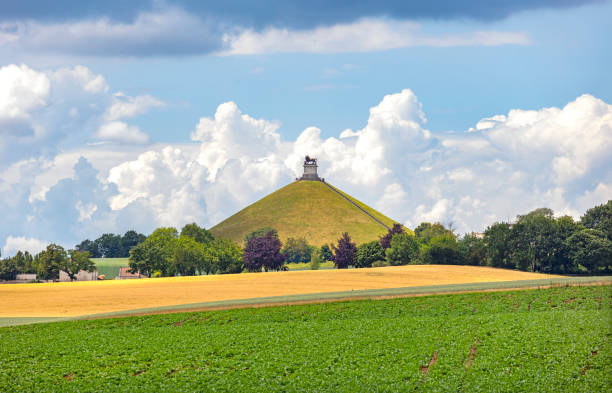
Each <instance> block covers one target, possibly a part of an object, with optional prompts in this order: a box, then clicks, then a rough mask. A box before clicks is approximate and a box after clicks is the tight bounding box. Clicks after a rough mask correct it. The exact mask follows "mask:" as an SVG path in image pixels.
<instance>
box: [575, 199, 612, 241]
mask: <svg viewBox="0 0 612 393" xmlns="http://www.w3.org/2000/svg"><path fill="white" fill-rule="evenodd" d="M580 222H581V223H582V225H584V226H585V227H586V228H589V229H595V230H598V231H600V232H602V233H604V235H605V236H606V238H608V240H610V241H612V199H611V200H609V201H608V202H607V203H603V204H601V205H598V206H595V207H592V208H590V209H589V210H587V211H586V213H585V214H584V216H582V218H581V220H580Z"/></svg>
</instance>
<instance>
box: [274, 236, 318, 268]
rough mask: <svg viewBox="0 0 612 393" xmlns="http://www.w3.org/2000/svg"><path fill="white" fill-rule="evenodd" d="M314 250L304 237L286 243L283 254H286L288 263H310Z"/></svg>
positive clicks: (289, 239)
mask: <svg viewBox="0 0 612 393" xmlns="http://www.w3.org/2000/svg"><path fill="white" fill-rule="evenodd" d="M313 248H314V247H313V246H311V245H309V244H308V243H307V242H306V239H305V238H303V237H300V238H298V239H295V238H293V237H290V238H288V239H287V240H286V241H285V244H284V245H283V249H282V253H283V254H285V256H286V261H287V262H288V263H301V262H308V261H310V255H311V254H312V251H313Z"/></svg>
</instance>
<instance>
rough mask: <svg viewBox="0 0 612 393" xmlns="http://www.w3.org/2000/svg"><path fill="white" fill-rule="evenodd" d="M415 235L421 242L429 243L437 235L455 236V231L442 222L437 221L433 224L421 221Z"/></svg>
mask: <svg viewBox="0 0 612 393" xmlns="http://www.w3.org/2000/svg"><path fill="white" fill-rule="evenodd" d="M414 235H415V236H416V238H417V239H418V240H419V243H421V244H427V243H429V242H430V241H431V239H432V238H434V237H437V236H444V235H449V236H454V235H453V231H451V230H450V229H446V228H445V227H444V225H442V224H440V223H439V222H436V223H434V224H431V223H429V222H423V223H421V224H420V225H419V226H418V227H416V229H415V230H414Z"/></svg>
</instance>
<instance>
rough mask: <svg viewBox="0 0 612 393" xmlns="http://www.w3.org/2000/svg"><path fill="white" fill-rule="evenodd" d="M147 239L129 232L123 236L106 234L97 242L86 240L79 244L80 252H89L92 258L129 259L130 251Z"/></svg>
mask: <svg viewBox="0 0 612 393" xmlns="http://www.w3.org/2000/svg"><path fill="white" fill-rule="evenodd" d="M146 238H147V237H146V236H145V235H143V234H142V233H137V232H136V231H132V230H130V231H127V232H126V233H125V234H124V235H123V236H121V235H115V234H113V233H105V234H103V235H102V236H100V237H99V238H97V239H96V240H93V241H92V240H89V239H85V240H83V241H82V242H81V243H79V244H77V245H76V246H75V248H76V249H77V250H78V251H88V252H89V254H90V255H91V258H128V257H129V256H130V250H131V249H132V248H133V247H135V246H136V245H138V244H140V243H142V242H144V241H145V239H146Z"/></svg>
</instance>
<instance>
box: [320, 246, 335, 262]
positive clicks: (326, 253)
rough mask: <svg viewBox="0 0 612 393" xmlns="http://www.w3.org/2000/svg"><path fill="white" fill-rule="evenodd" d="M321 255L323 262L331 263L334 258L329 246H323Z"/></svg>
mask: <svg viewBox="0 0 612 393" xmlns="http://www.w3.org/2000/svg"><path fill="white" fill-rule="evenodd" d="M319 255H321V260H323V261H331V260H332V257H333V254H332V250H331V248H329V246H328V245H327V244H324V245H322V246H321V249H320V250H319Z"/></svg>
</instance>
